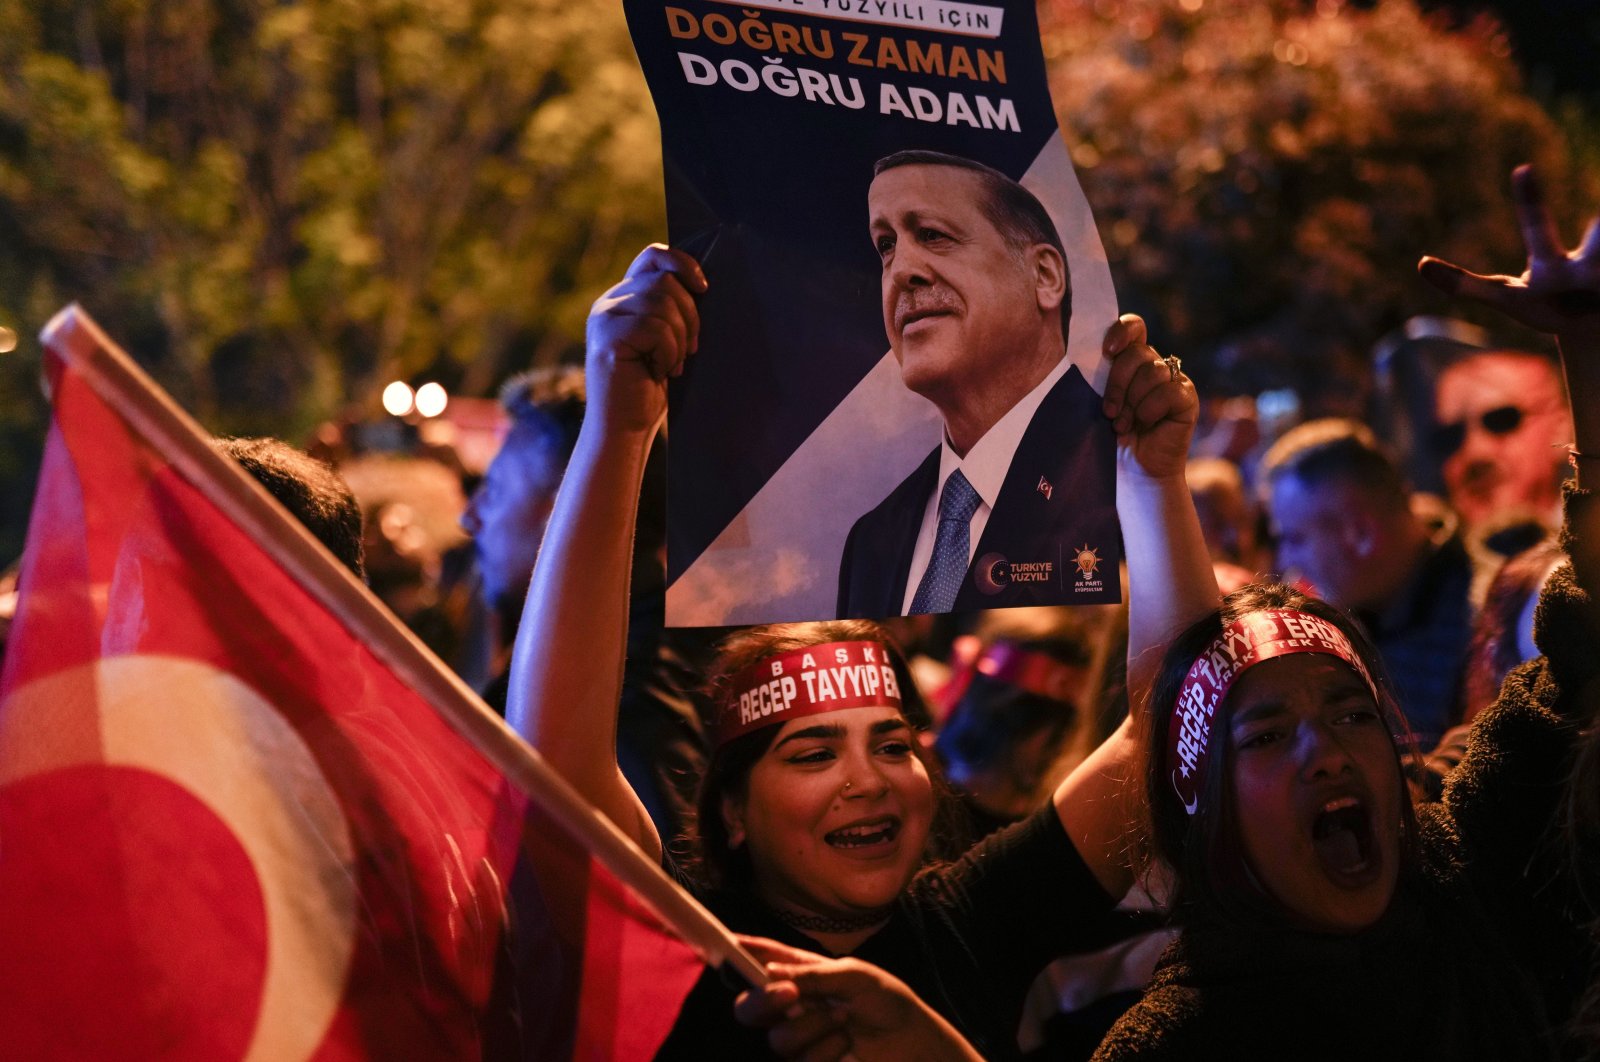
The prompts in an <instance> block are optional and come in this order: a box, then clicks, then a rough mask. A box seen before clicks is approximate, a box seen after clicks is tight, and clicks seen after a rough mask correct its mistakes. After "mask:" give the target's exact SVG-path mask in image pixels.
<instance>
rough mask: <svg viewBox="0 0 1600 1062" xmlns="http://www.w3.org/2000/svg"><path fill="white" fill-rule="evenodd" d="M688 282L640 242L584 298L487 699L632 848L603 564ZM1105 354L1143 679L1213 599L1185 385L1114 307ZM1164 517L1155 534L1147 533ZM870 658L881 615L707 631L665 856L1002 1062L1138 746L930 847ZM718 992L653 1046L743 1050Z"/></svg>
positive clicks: (1084, 907)
mask: <svg viewBox="0 0 1600 1062" xmlns="http://www.w3.org/2000/svg"><path fill="white" fill-rule="evenodd" d="M705 290H706V278H705V277H704V275H703V274H702V273H701V271H700V268H699V265H698V264H697V263H696V262H695V261H694V260H693V259H692V258H690V257H689V256H688V255H686V254H684V253H682V252H680V251H675V250H669V249H667V248H665V247H660V246H653V247H650V248H647V249H646V250H645V251H644V252H643V253H642V254H641V255H640V256H639V257H638V258H637V259H636V260H635V262H634V264H633V266H632V267H631V268H630V269H629V271H628V274H627V276H626V277H625V278H624V279H623V280H622V281H621V282H620V283H619V284H617V285H616V286H615V287H613V288H612V289H611V290H610V291H608V292H607V293H606V294H605V295H604V296H603V297H602V298H601V299H600V300H599V301H598V302H596V304H595V308H594V310H593V312H592V313H591V316H590V319H589V327H588V357H587V365H588V388H589V408H588V413H587V417H586V420H585V422H584V425H583V429H582V434H581V436H580V438H579V441H578V445H577V448H576V451H575V452H574V454H573V457H572V461H571V463H570V465H569V466H568V470H567V473H566V479H565V481H564V483H563V485H562V487H561V491H560V495H559V497H558V499H557V502H556V507H555V511H554V513H553V515H552V517H551V520H550V524H549V528H548V531H547V534H546V537H545V541H544V545H543V548H542V550H541V552H540V555H539V560H538V565H537V568H536V570H535V573H534V577H533V585H532V589H531V591H530V593H529V596H528V604H527V610H526V614H525V616H524V618H523V622H522V625H521V627H520V628H519V634H518V641H517V645H516V650H515V655H514V659H513V663H512V676H511V690H512V694H511V698H510V701H509V705H508V713H507V715H508V719H509V720H510V721H511V722H512V724H513V725H514V726H516V727H517V728H518V729H519V730H520V732H521V733H523V734H524V735H525V736H526V737H527V738H528V740H529V741H530V742H531V743H532V744H533V745H534V746H535V747H537V748H538V749H539V750H540V752H541V753H542V754H543V755H544V756H545V758H546V759H547V760H548V761H549V762H550V763H551V764H552V765H553V766H554V767H556V768H557V769H558V770H559V771H561V772H562V774H563V775H564V776H565V777H566V778H567V779H568V780H569V781H570V782H571V783H572V784H573V785H574V786H576V787H577V788H578V789H579V790H580V791H581V792H582V793H584V794H585V796H587V798H588V799H589V800H590V801H591V802H592V803H593V804H594V805H595V806H596V807H598V808H599V809H600V810H601V811H602V812H603V813H604V814H606V815H608V816H609V817H610V818H611V819H612V821H614V822H615V823H616V824H617V825H618V826H619V827H620V828H621V829H622V830H623V831H624V832H625V833H627V834H628V835H630V836H631V837H633V838H634V839H635V840H636V841H637V842H638V843H639V845H640V846H641V847H642V848H644V849H645V851H647V852H650V853H659V852H661V850H662V846H661V840H660V839H659V838H658V837H657V836H656V834H655V831H654V829H653V827H652V825H651V823H650V820H649V818H648V817H647V816H646V815H645V814H644V812H643V810H642V808H641V807H640V805H639V802H638V800H637V798H636V797H635V795H634V794H633V792H632V791H631V790H630V789H629V788H628V786H627V783H626V782H625V780H624V779H623V777H622V775H621V774H620V772H619V771H618V769H617V765H616V758H615V752H614V748H615V721H616V709H617V699H618V694H619V685H620V676H621V673H622V662H623V655H624V649H625V636H626V615H627V612H626V606H627V598H628V583H627V579H628V563H627V558H628V550H629V542H630V539H631V536H632V524H633V519H634V507H635V502H636V499H637V496H638V484H639V474H640V469H641V468H642V466H643V459H644V455H645V452H646V445H647V443H648V441H649V439H650V438H651V437H652V436H653V435H654V433H655V430H656V427H657V425H658V424H659V423H660V421H661V419H662V417H663V415H664V413H665V404H666V381H667V379H668V378H670V377H671V376H674V375H677V374H678V373H679V372H680V371H681V370H682V366H683V362H684V359H685V358H687V357H688V356H689V355H690V354H691V353H692V352H693V350H694V347H695V344H696V334H697V330H698V316H697V313H696V308H695V298H696V297H697V296H698V295H700V294H701V293H703V292H704V291H705ZM1104 349H1105V351H1106V354H1107V356H1108V357H1109V358H1111V369H1110V383H1109V384H1108V387H1107V392H1106V398H1107V404H1106V414H1107V416H1108V417H1109V418H1110V419H1111V421H1112V427H1113V430H1114V431H1115V432H1116V433H1117V435H1118V448H1119V460H1120V470H1119V472H1120V479H1119V486H1118V505H1119V509H1120V510H1121V512H1122V516H1123V526H1124V534H1125V536H1126V538H1127V554H1128V556H1129V557H1130V558H1135V559H1134V560H1132V561H1130V563H1131V564H1132V565H1133V570H1132V573H1131V574H1132V577H1133V579H1134V580H1135V582H1136V584H1137V585H1136V589H1135V590H1134V591H1133V594H1132V600H1131V620H1130V627H1131V631H1130V650H1129V652H1130V660H1131V661H1132V662H1133V666H1134V679H1135V681H1138V680H1140V679H1142V678H1145V677H1147V676H1148V673H1149V670H1150V669H1149V667H1148V665H1147V664H1146V663H1145V661H1144V655H1143V651H1144V650H1145V649H1146V648H1148V647H1151V646H1154V645H1157V644H1159V643H1160V642H1161V641H1163V640H1164V639H1166V638H1168V637H1170V636H1171V634H1172V633H1173V629H1174V627H1173V625H1174V624H1177V625H1181V623H1183V622H1189V621H1192V620H1194V619H1195V618H1197V617H1198V616H1200V615H1202V614H1204V613H1205V612H1206V611H1207V610H1208V609H1211V608H1214V607H1215V605H1216V601H1217V595H1216V586H1215V581H1214V580H1213V579H1212V576H1211V568H1210V565H1209V563H1208V562H1207V561H1206V557H1207V554H1206V551H1205V544H1204V541H1203V540H1202V538H1201V535H1200V531H1199V525H1198V522H1197V521H1196V520H1195V519H1194V518H1193V510H1192V507H1190V503H1189V494H1188V489H1187V486H1186V484H1185V482H1184V478H1183V461H1184V454H1185V452H1186V450H1187V447H1188V443H1189V437H1190V435H1191V433H1192V430H1193V425H1194V422H1195V419H1196V410H1197V404H1196V401H1195V397H1194V390H1193V387H1192V386H1191V385H1190V384H1189V381H1188V379H1187V377H1185V376H1184V375H1183V374H1182V373H1181V372H1180V371H1178V368H1177V365H1176V360H1175V359H1162V358H1161V357H1160V356H1159V355H1157V354H1156V352H1155V351H1153V350H1152V349H1151V348H1150V347H1149V346H1148V345H1147V344H1146V343H1145V333H1144V327H1143V323H1142V322H1140V321H1139V320H1138V319H1137V318H1132V317H1129V318H1124V319H1123V320H1121V321H1119V322H1116V323H1115V324H1113V325H1112V327H1111V328H1110V329H1109V331H1108V333H1107V335H1106V340H1105V348H1104ZM1168 513H1178V514H1180V515H1179V517H1177V518H1176V519H1174V518H1170V517H1168V516H1165V515H1164V514H1168ZM1163 522H1165V523H1167V524H1169V525H1170V524H1173V523H1176V524H1177V525H1179V526H1177V527H1176V528H1173V527H1170V526H1169V528H1168V532H1167V535H1166V536H1165V537H1163V538H1161V539H1159V540H1158V539H1157V537H1156V533H1155V529H1156V528H1157V527H1158V526H1161V525H1162V524H1163ZM891 652H892V650H891V648H890V646H889V645H888V644H887V641H886V638H885V635H884V632H883V631H882V629H881V628H879V627H878V626H877V625H876V624H873V623H868V622H864V621H840V622H824V623H803V624H785V625H777V626H769V627H759V628H753V629H750V630H747V631H743V632H741V633H738V634H736V635H734V636H732V637H731V638H729V639H728V640H727V641H726V642H725V643H724V645H723V646H722V648H721V651H720V654H719V656H718V659H717V661H716V663H715V664H714V666H713V667H712V669H711V673H710V674H709V675H708V676H707V680H706V687H707V690H708V693H709V695H710V700H711V701H712V703H713V705H714V711H715V716H714V718H713V720H712V725H711V727H710V740H711V745H712V751H711V754H710V757H709V760H708V763H707V766H706V770H705V774H704V776H703V778H702V779H701V783H700V796H699V800H698V823H697V829H696V831H695V833H694V836H693V837H691V838H689V839H688V841H687V846H688V847H687V854H686V855H684V856H681V857H679V856H678V854H677V853H678V848H677V846H674V847H673V849H672V851H673V852H674V855H673V857H669V861H670V862H671V863H673V864H674V867H675V869H677V870H678V871H679V872H680V876H682V877H684V878H685V879H686V883H687V884H688V885H689V886H690V887H691V888H692V889H693V890H694V891H695V892H696V893H697V895H699V896H700V897H701V899H702V900H703V901H704V902H705V903H706V904H707V906H708V907H709V908H710V909H711V910H712V911H713V912H714V913H716V914H717V915H718V916H719V917H721V918H722V919H723V920H724V921H725V922H726V923H727V924H728V925H729V926H731V927H732V928H734V929H736V930H739V931H743V932H748V933H754V934H759V935H761V936H765V937H770V938H775V939H777V940H778V941H781V942H784V943H786V944H789V945H792V946H795V947H800V948H805V949H808V950H809V951H813V952H825V953H829V954H833V955H853V956H857V957H859V958H861V959H864V960H867V961H869V962H872V963H875V964H877V965H879V966H881V967H883V968H885V969H887V970H890V971H891V972H893V973H894V974H895V975H896V976H898V977H899V978H901V979H902V980H903V981H904V982H905V983H906V984H908V985H910V987H911V989H912V990H914V991H915V992H916V993H917V994H919V995H920V996H921V997H922V998H924V999H925V1000H927V1001H928V1003H929V1004H930V1005H931V1006H932V1007H933V1008H934V1009H935V1010H936V1011H938V1013H939V1014H940V1015H942V1018H941V1019H940V1020H941V1021H948V1023H949V1024H950V1025H951V1026H953V1027H954V1028H955V1029H957V1030H959V1031H960V1033H962V1034H963V1035H964V1036H965V1037H966V1038H967V1039H968V1040H970V1041H971V1043H972V1044H973V1045H975V1046H976V1048H977V1049H978V1050H980V1051H981V1052H982V1053H983V1055H984V1056H985V1057H988V1058H1010V1057H1015V1056H1017V1054H1018V1046H1017V1043H1016V1032H1017V1027H1018V1024H1019V1019H1020V1015H1021V1012H1022V1006H1023V1002H1024V996H1025V994H1026V991H1027V989H1028V987H1029V986H1030V985H1031V984H1032V982H1033V980H1034V979H1035V977H1036V976H1037V974H1038V973H1039V972H1040V971H1041V970H1042V969H1043V968H1044V967H1045V966H1046V965H1047V964H1048V963H1049V962H1050V961H1051V960H1053V959H1054V958H1056V957H1057V956H1058V955H1060V954H1062V953H1064V952H1068V951H1073V950H1087V949H1092V948H1096V947H1099V946H1100V944H1101V942H1102V941H1104V940H1110V939H1114V938H1115V937H1116V936H1118V935H1119V934H1120V932H1121V926H1120V919H1118V918H1116V916H1114V915H1113V913H1112V907H1113V905H1114V903H1115V902H1116V900H1117V899H1119V898H1120V897H1121V896H1122V895H1123V894H1124V893H1125V892H1126V891H1127V889H1128V887H1129V885H1130V884H1131V882H1132V869H1131V865H1130V857H1129V850H1130V842H1129V836H1130V832H1131V831H1132V830H1133V829H1134V819H1135V816H1136V811H1135V808H1134V807H1133V806H1131V805H1130V804H1129V802H1128V801H1127V800H1126V799H1124V798H1125V797H1126V796H1128V795H1130V794H1129V793H1128V787H1127V785H1126V781H1127V779H1128V778H1129V777H1131V776H1135V775H1137V773H1138V772H1139V770H1140V758H1141V755H1142V753H1141V746H1140V742H1139V741H1138V739H1137V737H1136V736H1135V732H1134V729H1133V727H1132V726H1131V724H1125V725H1124V726H1123V727H1122V728H1121V729H1120V730H1119V731H1118V732H1117V733H1116V734H1114V735H1113V736H1112V737H1111V738H1110V739H1108V740H1107V742H1106V743H1105V744H1104V745H1102V746H1101V747H1100V749H1098V750H1097V751H1096V752H1095V753H1094V754H1093V755H1091V756H1090V757H1089V758H1088V759H1087V760H1086V761H1085V762H1084V764H1083V765H1082V766H1080V767H1079V768H1078V769H1077V770H1076V771H1074V772H1073V773H1072V775H1071V776H1069V777H1068V778H1067V779H1066V780H1065V781H1063V782H1062V783H1061V785H1060V786H1059V787H1058V788H1057V790H1056V791H1055V793H1054V795H1053V799H1052V800H1051V802H1050V803H1049V805H1048V806H1046V807H1045V808H1043V809H1041V810H1040V811H1039V812H1038V813H1037V814H1035V815H1033V816H1031V817H1029V818H1027V819H1025V820H1024V821H1022V822H1020V823H1017V824H1016V825H1014V826H1012V827H1010V828H1008V829H1006V830H1003V831H1001V832H999V833H997V834H995V835H993V836H992V837H990V838H988V839H986V840H985V841H984V842H983V843H982V844H981V845H979V846H978V847H977V848H976V849H974V850H972V851H971V852H969V853H967V854H966V855H964V856H963V857H962V858H961V859H959V860H958V861H956V862H954V863H947V862H943V861H942V860H941V859H940V858H939V857H940V855H941V852H940V845H939V841H940V830H939V828H938V822H939V820H940V817H941V810H940V809H941V807H942V806H945V804H944V801H943V786H942V784H941V783H940V782H939V780H938V779H937V776H936V774H935V772H934V771H933V770H932V769H930V766H929V764H928V762H927V761H926V760H925V759H924V756H923V752H922V746H921V743H920V742H919V740H918V739H917V735H916V734H915V733H914V729H913V726H912V724H911V722H910V720H908V718H907V716H906V714H905V712H904V711H903V706H902V701H901V691H900V689H899V687H898V684H897V682H896V678H895V670H894V668H893V667H892V666H891V665H892V660H891V658H890V653H891ZM734 995H735V993H734V990H732V989H730V988H728V987H726V986H724V985H722V984H720V983H719V982H718V981H717V979H716V978H715V977H713V976H710V975H708V976H707V977H705V978H703V979H702V981H701V983H700V984H699V985H698V986H697V987H696V989H695V990H694V992H692V993H691V995H690V998H689V1000H688V1002H687V1004H686V1005H685V1008H684V1011H683V1014H682V1016H681V1017H680V1020H679V1023H678V1026H677V1028H676V1029H675V1030H674V1032H673V1034H672V1035H671V1036H670V1037H669V1039H668V1041H667V1044H666V1045H665V1046H664V1047H663V1048H662V1051H661V1053H660V1055H659V1056H658V1057H661V1058H694V1059H705V1058H751V1057H763V1056H765V1055H767V1054H768V1041H767V1039H766V1036H765V1034H764V1033H763V1032H761V1031H759V1030H752V1029H747V1028H744V1027H743V1026H740V1025H738V1024H737V1023H736V1022H735V1021H734V1015H733V1008H732V1003H733V999H734ZM809 1020H812V1021H821V1022H825V1021H826V1020H827V1015H826V1013H825V1012H819V1011H812V1012H810V1019H809ZM812 1031H813V1032H815V1031H816V1030H812ZM796 1035H797V1036H799V1035H805V1031H804V1030H802V1032H801V1033H797V1034H796ZM817 1035H819V1036H821V1037H822V1038H823V1039H826V1038H827V1037H828V1036H830V1035H834V1034H832V1033H830V1032H829V1031H827V1030H822V1031H820V1032H818V1033H817ZM837 1035H838V1036H840V1037H842V1036H843V1034H842V1033H840V1034H837ZM842 1042H844V1043H845V1044H848V1040H847V1039H844V1040H843V1041H842Z"/></svg>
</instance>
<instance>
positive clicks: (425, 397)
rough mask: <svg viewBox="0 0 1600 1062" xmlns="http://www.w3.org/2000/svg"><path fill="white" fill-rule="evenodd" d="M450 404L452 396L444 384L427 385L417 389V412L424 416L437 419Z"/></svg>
mask: <svg viewBox="0 0 1600 1062" xmlns="http://www.w3.org/2000/svg"><path fill="white" fill-rule="evenodd" d="M449 404H450V396H449V395H448V394H446V393H445V390H444V386H443V385H442V384H436V383H425V384H423V385H422V386H421V387H419V388H417V412H418V413H420V414H421V415H422V416H424V417H437V416H438V415H439V414H440V413H443V412H444V407H445V406H448V405H449Z"/></svg>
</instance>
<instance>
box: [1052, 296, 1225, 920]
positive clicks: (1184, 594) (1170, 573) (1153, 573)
mask: <svg viewBox="0 0 1600 1062" xmlns="http://www.w3.org/2000/svg"><path fill="white" fill-rule="evenodd" d="M1104 349H1105V352H1106V354H1107V356H1109V357H1111V358H1112V362H1111V372H1110V375H1109V377H1108V380H1107V383H1106V390H1105V406H1104V408H1105V414H1106V416H1108V417H1110V418H1111V421H1112V425H1113V427H1114V428H1115V429H1116V432H1117V516H1118V519H1119V520H1120V521H1121V523H1122V540H1123V545H1124V552H1125V554H1126V556H1127V558H1128V703H1129V706H1130V711H1131V712H1134V713H1137V712H1138V711H1140V710H1141V709H1142V708H1143V707H1144V706H1145V700H1146V696H1147V692H1148V689H1149V685H1150V681H1151V679H1152V678H1153V676H1154V674H1155V670H1156V667H1157V665H1158V664H1159V662H1160V658H1161V651H1162V648H1163V647H1164V646H1165V645H1166V643H1167V642H1168V641H1169V640H1171V639H1172V638H1173V637H1174V636H1175V635H1177V634H1178V633H1179V632H1180V631H1182V630H1183V629H1184V628H1186V627H1188V626H1189V625H1190V624H1191V623H1194V622H1195V621H1196V620H1198V619H1200V618H1201V617H1202V616H1204V615H1206V613H1208V612H1210V611H1212V610H1214V609H1215V608H1216V607H1217V605H1218V604H1219V602H1220V595H1219V594H1218V592H1217V580H1216V575H1215V573H1214V570H1213V569H1212V567H1211V557H1210V555H1209V554H1208V553H1207V551H1206V543H1205V537H1204V535H1203V534H1202V532H1201V530H1200V520H1199V517H1198V516H1196V515H1195V510H1194V502H1193V500H1192V499H1191V497H1190V495H1189V486H1188V483H1187V482H1186V481H1185V479H1184V466H1185V465H1186V464H1187V462H1188V456H1189V440H1190V438H1191V437H1192V436H1193V434H1194V426H1195V421H1196V420H1197V419H1198V416H1199V399H1198V398H1197V397H1196V395H1195V391H1194V385H1193V384H1192V383H1190V382H1189V378H1188V377H1187V376H1185V375H1184V374H1183V372H1182V371H1181V370H1180V369H1179V367H1178V363H1177V359H1175V358H1162V357H1161V356H1160V355H1159V354H1157V353H1156V352H1155V351H1154V350H1152V349H1151V348H1150V346H1149V344H1148V343H1147V342H1146V335H1145V327H1144V322H1143V321H1142V320H1140V319H1139V318H1138V317H1135V316H1133V315H1131V314H1130V315H1126V316H1124V317H1123V318H1122V319H1121V320H1119V321H1118V322H1117V323H1116V324H1114V325H1112V326H1111V328H1110V329H1109V330H1108V331H1107V332H1106V338H1105V347H1104ZM1141 729H1142V728H1140V727H1137V726H1135V725H1134V721H1133V719H1132V718H1131V717H1130V718H1129V719H1127V720H1124V721H1123V724H1122V726H1121V727H1120V728H1119V729H1118V730H1117V732H1116V733H1115V734H1113V735H1112V736H1111V737H1109V738H1107V739H1106V741H1105V742H1104V743H1103V744H1102V745H1101V746H1100V747H1099V748H1098V749H1096V750H1095V751H1094V752H1093V753H1091V754H1090V755H1089V757H1088V758H1087V759H1085V760H1084V761H1083V763H1082V764H1080V765H1079V766H1078V767H1077V768H1076V769H1075V770H1074V771H1073V772H1072V773H1071V774H1070V775H1068V776H1067V777H1066V779H1065V780H1063V781H1062V783H1061V785H1060V786H1058V787H1057V788H1056V792H1055V797H1054V802H1055V807H1056V813H1057V814H1058V815H1060V816H1061V822H1062V825H1063V826H1065V827H1066V830H1067V834H1068V836H1070V837H1071V838H1072V841H1073V844H1074V845H1076V846H1077V849H1078V852H1079V854H1080V855H1082V856H1083V858H1084V861H1085V862H1087V863H1088V864H1089V868H1090V869H1091V870H1093V871H1094V874H1095V877H1096V878H1097V879H1098V880H1099V882H1100V884H1101V886H1102V887H1104V888H1105V890H1106V891H1107V892H1108V893H1110V894H1111V895H1113V896H1121V895H1122V894H1123V893H1125V892H1126V891H1127V890H1128V887H1129V886H1130V885H1131V884H1132V883H1133V867H1132V858H1133V854H1134V851H1135V846H1134V844H1133V842H1134V841H1135V840H1136V837H1135V832H1136V831H1137V830H1138V829H1139V828H1140V826H1141V824H1142V822H1143V820H1144V815H1143V814H1142V799H1143V793H1144V757H1143V752H1142V749H1143V741H1142V740H1141V735H1140V730H1141Z"/></svg>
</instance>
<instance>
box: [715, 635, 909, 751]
mask: <svg viewBox="0 0 1600 1062" xmlns="http://www.w3.org/2000/svg"><path fill="white" fill-rule="evenodd" d="M730 688H731V692H730V695H729V696H728V697H727V698H726V699H724V700H723V702H722V705H721V707H720V709H719V710H718V712H717V720H716V726H715V727H714V728H713V734H712V741H713V743H714V744H715V745H718V746H721V745H725V744H727V743H728V742H730V741H732V740H733V739H734V738H737V737H743V736H744V735H745V734H748V733H750V732H751V731H753V730H759V729H761V728H762V727H764V726H771V725H772V724H774V723H785V722H788V721H789V720H790V719H798V718H800V717H802V716H807V715H820V714H821V713H823V712H836V711H838V710H839V709H841V708H875V707H884V708H894V709H896V710H898V709H899V708H900V706H901V705H900V684H899V683H898V682H896V681H895V677H894V668H893V667H892V666H891V665H890V662H889V653H888V651H887V650H886V649H884V647H883V646H882V645H881V644H880V643H878V642H826V643H824V644H822V645H808V646H806V647H805V648H803V649H794V650H791V651H789V652H787V653H779V654H778V655H777V656H769V657H767V658H766V659H765V660H763V661H761V662H760V663H759V664H756V665H754V666H753V667H748V668H746V669H745V670H743V671H741V672H739V674H737V675H735V676H734V679H733V682H732V684H731V687H730Z"/></svg>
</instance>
